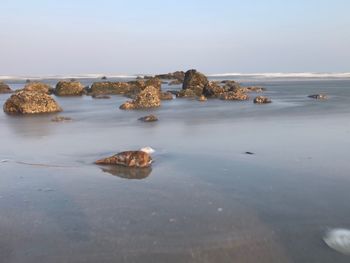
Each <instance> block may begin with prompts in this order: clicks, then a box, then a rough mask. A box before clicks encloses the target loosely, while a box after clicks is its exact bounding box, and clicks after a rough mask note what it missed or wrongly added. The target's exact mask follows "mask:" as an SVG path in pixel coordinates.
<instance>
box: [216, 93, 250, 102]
mask: <svg viewBox="0 0 350 263" xmlns="http://www.w3.org/2000/svg"><path fill="white" fill-rule="evenodd" d="M220 99H221V100H241V101H242V100H248V99H249V96H248V95H247V94H245V93H243V92H235V91H228V92H225V93H224V94H222V95H221V97H220Z"/></svg>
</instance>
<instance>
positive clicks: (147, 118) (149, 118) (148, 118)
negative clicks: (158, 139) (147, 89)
mask: <svg viewBox="0 0 350 263" xmlns="http://www.w3.org/2000/svg"><path fill="white" fill-rule="evenodd" d="M139 120H140V121H143V122H155V121H158V118H157V117H156V116H154V115H153V114H151V115H148V116H144V117H141V118H139Z"/></svg>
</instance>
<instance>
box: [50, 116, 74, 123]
mask: <svg viewBox="0 0 350 263" xmlns="http://www.w3.org/2000/svg"><path fill="white" fill-rule="evenodd" d="M51 121H52V122H67V121H72V118H70V117H64V116H56V117H54V118H52V119H51Z"/></svg>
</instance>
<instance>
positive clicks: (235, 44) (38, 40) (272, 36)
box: [0, 0, 350, 75]
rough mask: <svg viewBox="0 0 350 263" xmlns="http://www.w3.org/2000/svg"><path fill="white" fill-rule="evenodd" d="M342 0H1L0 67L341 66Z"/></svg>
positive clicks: (48, 70) (347, 65)
mask: <svg viewBox="0 0 350 263" xmlns="http://www.w3.org/2000/svg"><path fill="white" fill-rule="evenodd" d="M349 11H350V1H349V0H265V1H263V0H244V1H243V0H240V1H238V0H217V1H213V0H211V1H207V0H198V1H197V0H176V1H175V0H174V1H172V0H169V1H167V0H147V1H146V0H139V1H137V0H124V1H119V0H98V1H96V0H1V1H0V12H1V15H0V28H1V30H0V33H1V41H0V58H1V63H0V75H8V74H11V75H13V74H15V75H18V74H26V75H28V74H36V75H40V74H77V73H106V74H108V73H116V74H118V73H120V74H123V73H124V74H132V73H156V72H168V71H174V70H177V69H183V70H185V69H188V68H197V69H198V70H201V71H203V72H206V73H224V72H225V73H226V72H305V71H308V72H310V71H312V72H345V71H350V15H349Z"/></svg>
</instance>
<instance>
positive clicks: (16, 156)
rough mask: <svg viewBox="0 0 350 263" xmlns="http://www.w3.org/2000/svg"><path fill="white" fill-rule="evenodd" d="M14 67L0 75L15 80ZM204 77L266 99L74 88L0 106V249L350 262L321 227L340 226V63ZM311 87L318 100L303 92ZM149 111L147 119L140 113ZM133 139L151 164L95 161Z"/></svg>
mask: <svg viewBox="0 0 350 263" xmlns="http://www.w3.org/2000/svg"><path fill="white" fill-rule="evenodd" d="M70 77H75V78H78V80H80V81H81V82H82V83H83V84H84V85H90V84H91V83H92V82H94V81H98V79H99V78H100V77H97V75H92V76H70ZM70 77H69V78H70ZM107 77H108V80H130V79H133V78H134V77H135V76H107ZM26 78H27V77H23V78H10V77H2V79H5V81H6V82H7V83H9V84H10V86H11V88H13V89H17V88H21V87H23V85H24V82H25V79H26ZM62 78H63V77H58V76H53V77H47V78H44V79H41V78H39V79H41V80H42V81H44V82H46V83H49V84H51V85H55V83H57V81H58V80H59V79H62ZM210 79H211V80H224V79H235V80H238V81H239V82H241V83H242V84H244V85H258V86H262V87H264V88H266V89H267V90H266V92H264V95H266V96H268V97H270V98H271V99H272V103H271V104H267V105H255V104H254V103H253V102H252V99H251V100H249V101H243V102H237V101H221V100H215V99H212V100H211V99H209V100H208V101H207V102H204V103H203V102H198V101H196V100H191V99H180V98H178V99H174V100H172V101H163V102H162V106H161V107H160V108H159V109H154V110H146V111H122V110H119V106H120V105H121V104H122V103H123V102H124V101H126V100H127V98H125V97H123V96H112V98H111V99H109V100H94V99H92V98H91V97H89V96H83V97H71V98H64V97H55V99H56V100H57V102H58V103H59V104H60V105H61V106H62V108H63V109H64V111H63V112H62V113H60V114H50V115H46V114H45V115H36V116H9V115H6V114H5V113H3V112H2V111H1V112H0V138H1V147H0V182H1V183H0V211H1V212H0V259H1V260H0V261H1V262H9V263H18V262H26V263H31V262H33V263H34V262H39V261H42V262H50V263H51V262H84V263H85V262H259V263H264V262H266V263H267V262H268V263H272V262H277V263H284V262H318V263H323V262H340V263H341V262H344V263H345V262H349V257H348V256H346V255H343V254H341V253H338V252H336V251H334V250H332V249H331V248H329V247H328V246H327V245H326V244H325V243H324V241H323V237H324V235H325V233H326V232H327V231H328V230H329V229H333V228H348V229H349V228H350V220H349V219H350V209H349V208H350V207H349V202H348V200H350V191H349V189H350V175H349V170H350V162H349V145H350V122H349V119H350V107H349V105H350V74H348V73H342V74H336V75H335V74H316V73H307V74H306V73H303V75H301V74H287V75H286V74H274V75H271V74H232V73H231V74H217V75H210ZM162 88H163V90H176V89H181V86H179V85H178V86H168V85H167V84H163V87H162ZM317 93H325V94H327V96H328V99H327V100H325V101H317V100H314V99H310V98H308V95H311V94H317ZM254 95H256V94H254V93H253V94H251V98H253V97H254ZM9 96H10V95H0V103H1V105H3V104H4V102H5V101H6V99H7V98H8V97H9ZM150 113H152V114H155V115H156V116H157V117H158V118H159V121H158V122H155V123H142V122H140V121H139V120H138V118H140V117H142V116H145V115H147V114H150ZM56 115H62V116H66V117H70V118H72V121H71V122H63V123H54V122H51V121H50V120H51V119H52V117H54V116H56ZM145 146H150V147H152V148H154V149H155V150H156V152H155V153H154V154H153V159H154V164H153V166H152V168H150V169H147V170H143V171H139V170H130V169H121V168H116V167H100V166H96V165H94V164H93V162H94V161H95V160H97V159H100V158H102V157H105V156H109V155H112V154H115V153H117V152H120V151H124V150H137V149H140V148H141V147H145ZM247 152H250V153H252V154H247Z"/></svg>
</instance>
